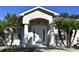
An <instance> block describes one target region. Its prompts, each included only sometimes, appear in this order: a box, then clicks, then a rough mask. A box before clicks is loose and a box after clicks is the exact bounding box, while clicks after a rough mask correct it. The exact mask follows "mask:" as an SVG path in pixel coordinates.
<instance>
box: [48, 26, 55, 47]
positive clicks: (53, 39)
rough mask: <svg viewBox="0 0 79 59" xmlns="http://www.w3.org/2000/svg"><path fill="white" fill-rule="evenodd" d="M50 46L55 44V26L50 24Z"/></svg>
mask: <svg viewBox="0 0 79 59" xmlns="http://www.w3.org/2000/svg"><path fill="white" fill-rule="evenodd" d="M49 45H50V46H55V45H56V44H55V34H54V27H53V25H50V44H49Z"/></svg>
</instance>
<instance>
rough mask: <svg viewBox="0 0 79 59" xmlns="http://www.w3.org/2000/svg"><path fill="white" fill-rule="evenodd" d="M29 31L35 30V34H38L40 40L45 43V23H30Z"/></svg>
mask: <svg viewBox="0 0 79 59" xmlns="http://www.w3.org/2000/svg"><path fill="white" fill-rule="evenodd" d="M31 31H32V32H35V33H36V34H37V35H39V37H40V39H41V42H42V43H43V44H45V42H46V33H47V27H46V26H45V25H32V26H31Z"/></svg>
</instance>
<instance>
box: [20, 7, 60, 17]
mask: <svg viewBox="0 0 79 59" xmlns="http://www.w3.org/2000/svg"><path fill="white" fill-rule="evenodd" d="M36 10H39V11H41V12H45V13H47V14H49V15H59V13H56V12H53V11H51V10H48V9H46V8H43V7H40V6H38V7H35V8H33V9H30V10H28V11H25V12H23V13H21V14H19V15H20V16H24V15H27V14H29V13H31V12H33V11H36Z"/></svg>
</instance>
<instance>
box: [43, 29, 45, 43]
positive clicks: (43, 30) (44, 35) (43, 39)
mask: <svg viewBox="0 0 79 59" xmlns="http://www.w3.org/2000/svg"><path fill="white" fill-rule="evenodd" d="M43 42H45V29H43Z"/></svg>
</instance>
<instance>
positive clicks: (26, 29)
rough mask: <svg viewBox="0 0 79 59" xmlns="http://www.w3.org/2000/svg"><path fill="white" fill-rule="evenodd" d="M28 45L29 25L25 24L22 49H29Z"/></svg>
mask: <svg viewBox="0 0 79 59" xmlns="http://www.w3.org/2000/svg"><path fill="white" fill-rule="evenodd" d="M27 43H28V25H27V24H25V25H24V39H23V43H22V47H27Z"/></svg>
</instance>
